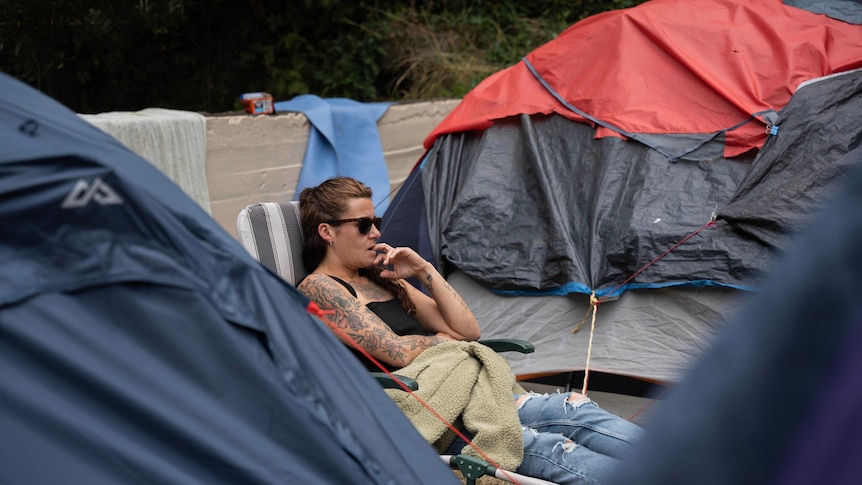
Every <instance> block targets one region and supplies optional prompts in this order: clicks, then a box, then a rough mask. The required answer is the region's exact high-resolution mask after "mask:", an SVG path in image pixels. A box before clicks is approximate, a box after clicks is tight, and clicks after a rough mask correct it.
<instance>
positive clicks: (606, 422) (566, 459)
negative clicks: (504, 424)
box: [515, 393, 643, 485]
mask: <svg viewBox="0 0 862 485" xmlns="http://www.w3.org/2000/svg"><path fill="white" fill-rule="evenodd" d="M570 396H572V394H569V393H557V394H544V395H543V394H536V393H530V397H529V398H527V400H526V401H524V402H522V403H521V406H520V407H519V408H518V416H519V417H520V418H521V429H522V431H523V436H524V461H523V462H522V463H521V466H520V467H518V469H517V470H516V471H517V472H518V473H521V474H524V475H528V476H532V477H536V478H542V479H544V480H548V481H551V482H555V483H559V484H561V485H563V484H597V483H599V484H600V483H607V477H608V476H609V475H610V473H611V471H612V469H613V468H614V467H615V466H617V463H618V462H619V459H620V458H621V457H622V456H623V454H624V453H625V452H626V451H627V450H628V448H629V447H630V446H631V444H632V443H633V442H634V441H635V440H637V439H638V438H639V437H640V435H641V434H642V433H643V429H642V428H641V427H640V426H638V425H636V424H634V423H632V422H630V421H628V420H626V419H623V418H621V417H619V416H616V415H614V414H611V413H609V412H607V411H605V410H603V409H601V408H599V406H598V405H597V404H596V403H595V402H593V401H591V400H590V399H589V398H587V397H583V396H580V394H576V396H578V398H576V399H573V400H569V398H570ZM515 397H516V399H517V398H518V397H520V396H515Z"/></svg>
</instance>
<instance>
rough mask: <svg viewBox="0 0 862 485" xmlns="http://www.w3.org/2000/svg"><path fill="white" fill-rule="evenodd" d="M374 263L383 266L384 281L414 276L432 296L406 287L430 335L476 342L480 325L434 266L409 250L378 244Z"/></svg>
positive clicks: (418, 315)
mask: <svg viewBox="0 0 862 485" xmlns="http://www.w3.org/2000/svg"><path fill="white" fill-rule="evenodd" d="M375 249H377V250H378V251H379V254H378V259H377V260H376V262H377V263H379V264H382V265H384V267H387V268H389V269H385V270H384V271H383V272H382V273H381V276H383V277H384V278H410V277H416V278H417V279H418V280H419V281H420V282H422V286H424V287H425V289H426V290H428V293H429V294H430V295H431V297H430V298H429V297H428V295H426V294H425V293H422V292H421V291H419V290H417V289H415V288H414V287H413V286H412V285H410V284H407V283H405V284H406V288H407V291H408V292H409V293H410V298H411V299H412V300H413V303H414V304H415V305H416V318H417V319H418V320H419V322H420V323H421V324H422V328H424V329H425V330H427V331H429V332H438V333H445V334H448V335H450V336H452V338H455V339H458V340H477V339H478V338H479V336H480V331H479V322H477V321H476V317H475V316H474V315H473V312H471V311H470V308H469V307H467V304H466V303H464V300H463V299H461V295H459V294H458V292H457V291H455V288H452V287H451V286H450V285H449V282H448V281H446V280H445V279H444V278H443V276H442V275H441V274H440V273H439V272H438V271H437V270H436V269H435V268H434V265H432V264H431V263H429V262H428V261H425V259H424V258H422V256H420V255H419V254H418V253H416V251H413V250H412V249H410V248H405V247H399V248H393V247H392V246H389V245H388V244H377V246H375Z"/></svg>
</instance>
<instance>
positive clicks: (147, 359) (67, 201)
mask: <svg viewBox="0 0 862 485" xmlns="http://www.w3.org/2000/svg"><path fill="white" fill-rule="evenodd" d="M0 93H2V94H0V146H2V147H3V150H2V151H0V224H2V228H3V229H2V237H0V376H2V378H0V429H2V430H3V431H2V433H0V450H2V452H0V460H2V462H0V477H2V478H1V479H0V480H2V481H3V482H4V483H11V484H32V483H87V484H101V483H106V484H107V483H111V484H115V483H178V484H179V483H182V484H187V483H230V484H236V483H261V484H264V483H266V484H270V483H273V484H274V483H334V484H335V483H337V484H345V483H362V484H365V483H386V484H400V483H458V481H457V480H456V479H455V477H454V475H453V474H452V472H451V471H450V470H449V469H448V468H447V467H446V466H445V465H444V464H442V463H441V462H440V460H439V458H438V457H437V455H436V453H435V452H434V451H433V450H432V449H431V447H430V446H428V445H427V443H425V441H424V440H423V439H422V437H421V436H420V435H419V434H418V433H417V432H416V431H415V429H414V427H413V426H412V424H411V423H410V422H409V421H408V420H407V419H406V418H405V417H404V416H403V414H402V413H401V412H400V411H399V410H398V408H397V407H396V406H395V405H394V404H393V403H392V402H391V400H390V399H389V398H388V397H387V396H386V394H385V393H384V392H383V391H382V390H381V389H380V388H379V386H378V385H377V384H376V383H375V381H374V380H373V379H372V378H371V377H370V376H369V375H368V373H367V372H366V371H365V369H364V368H363V367H362V366H361V365H360V364H359V362H358V361H357V360H356V359H355V358H354V357H353V356H352V355H351V354H350V353H349V351H348V350H347V349H346V348H345V347H344V346H343V345H342V344H341V343H340V342H339V341H338V340H337V339H336V338H335V337H334V336H333V335H332V332H331V331H330V330H329V329H328V328H327V327H326V326H325V325H324V323H323V322H322V321H321V320H319V319H317V318H316V317H314V316H312V315H311V314H310V313H309V311H307V308H310V310H312V311H313V308H314V307H308V300H307V299H306V298H305V297H303V296H302V295H301V294H300V293H299V292H297V291H296V289H295V288H294V287H292V286H290V285H288V284H287V283H285V282H284V281H283V280H281V279H280V278H279V277H278V276H276V275H275V274H274V273H272V272H271V271H269V270H267V269H266V268H264V267H263V266H262V265H260V264H259V263H257V262H256V261H255V260H254V259H253V258H252V257H251V256H250V255H249V254H248V253H247V252H246V251H245V250H244V249H243V248H242V247H241V246H240V244H239V243H238V242H237V241H236V240H234V239H233V238H232V237H231V236H230V235H229V234H228V233H227V232H226V231H224V230H223V229H222V228H221V227H220V226H219V225H218V224H217V223H216V222H215V221H214V220H213V219H212V218H211V217H210V216H209V215H208V214H206V213H205V212H204V211H203V209H201V208H200V207H199V206H198V205H197V204H196V203H195V202H194V201H192V200H191V199H190V198H189V197H188V196H187V195H186V194H185V193H183V191H182V190H181V189H180V188H179V187H177V186H176V185H175V184H174V183H173V182H171V181H170V180H169V179H168V178H166V177H165V176H164V175H163V174H162V173H161V172H159V171H158V169H156V168H155V167H153V166H152V165H150V164H149V163H148V162H146V161H145V160H143V159H142V158H140V157H138V156H137V155H135V154H134V153H132V152H131V151H129V150H128V149H126V148H125V147H123V146H122V145H121V144H120V143H119V142H117V141H116V140H114V139H112V138H111V137H110V136H108V135H106V134H105V133H103V132H102V131H100V130H99V129H97V128H95V127H93V126H92V125H90V124H89V123H87V122H85V121H83V120H81V119H80V118H79V117H78V116H76V115H75V114H74V113H72V112H70V111H69V110H67V109H65V108H64V107H62V106H61V105H59V104H58V103H56V102H54V101H53V100H51V99H49V98H47V97H45V96H43V95H42V94H40V93H38V92H37V91H35V90H33V89H31V88H29V87H27V86H25V85H24V84H22V83H20V82H18V81H16V80H14V79H12V78H10V77H8V76H6V75H2V74H0Z"/></svg>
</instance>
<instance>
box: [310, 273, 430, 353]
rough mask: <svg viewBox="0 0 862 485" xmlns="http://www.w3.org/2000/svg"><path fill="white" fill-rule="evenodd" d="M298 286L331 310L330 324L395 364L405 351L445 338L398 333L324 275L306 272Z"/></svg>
mask: <svg viewBox="0 0 862 485" xmlns="http://www.w3.org/2000/svg"><path fill="white" fill-rule="evenodd" d="M298 288H299V290H300V291H301V292H302V293H303V294H305V296H307V297H308V298H309V299H311V300H312V301H314V302H315V303H316V304H317V306H319V307H320V308H321V309H323V310H333V312H334V313H333V314H331V315H329V316H328V317H327V318H326V320H327V321H328V323H329V324H330V325H332V326H334V327H336V328H339V329H341V330H342V331H343V332H344V333H345V334H347V335H348V336H349V337H350V339H351V340H353V341H354V342H355V343H356V344H357V345H359V346H360V347H362V348H363V349H365V350H366V351H367V352H368V353H370V354H371V355H373V356H375V357H377V358H381V357H383V356H384V355H385V356H386V357H387V358H388V360H389V361H391V362H392V363H394V364H395V365H396V366H401V367H403V366H404V365H406V364H407V361H408V355H407V352H408V351H415V350H417V349H421V350H424V349H426V348H428V347H431V346H432V345H437V344H439V343H442V342H444V341H445V339H443V338H440V337H436V336H433V337H426V336H422V335H407V336H403V337H399V336H398V335H397V334H395V333H394V332H393V331H392V330H391V329H390V328H389V326H388V325H386V323H385V322H384V321H383V320H381V319H380V318H379V317H378V316H377V315H375V314H374V312H372V311H371V310H369V309H368V308H366V307H365V306H363V305H362V304H360V303H359V300H357V299H356V298H354V297H353V295H350V294H348V293H347V292H346V291H345V290H344V289H343V288H342V287H341V286H340V285H339V284H338V283H336V282H334V281H329V278H328V277H326V276H319V277H317V276H309V277H308V278H306V279H305V280H304V281H303V282H302V283H301V284H300V285H299V287H298Z"/></svg>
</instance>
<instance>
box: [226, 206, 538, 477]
mask: <svg viewBox="0 0 862 485" xmlns="http://www.w3.org/2000/svg"><path fill="white" fill-rule="evenodd" d="M237 235H238V238H239V241H240V243H241V244H242V246H243V247H244V248H245V249H246V250H247V251H248V252H249V253H251V255H252V256H253V257H254V258H255V259H257V260H258V261H260V263H261V264H263V265H264V266H266V267H267V268H269V269H271V270H272V271H274V272H275V273H276V274H278V275H279V276H281V277H282V278H283V279H284V280H286V281H287V282H288V283H290V284H292V285H295V284H296V283H297V282H299V281H301V280H302V278H304V277H305V275H307V274H308V272H307V271H306V269H305V265H304V264H303V262H302V238H303V236H302V226H301V225H300V213H299V202H298V201H289V202H282V203H278V202H263V203H260V204H254V205H250V206H247V207H246V208H245V209H243V210H242V211H240V213H239V215H238V216H237ZM480 343H482V344H484V345H486V346H488V347H490V348H491V349H493V350H494V351H496V352H508V351H515V352H521V353H524V354H527V353H531V352H533V351H534V347H533V345H532V344H531V343H529V342H525V341H523V340H516V339H486V340H480ZM372 375H374V377H375V378H376V379H377V381H378V383H380V384H381V385H382V386H383V387H384V388H400V387H401V386H400V385H399V384H398V383H397V382H394V381H393V380H392V379H390V378H389V376H388V375H386V374H385V373H383V372H373V373H372ZM395 377H396V378H397V379H398V380H400V381H401V382H403V383H404V384H405V385H406V386H407V387H408V388H410V389H411V390H414V391H415V390H417V389H418V383H417V382H416V381H414V380H413V379H410V378H408V377H404V376H399V375H397V374H395ZM441 458H442V459H443V460H444V461H445V462H446V463H448V464H449V465H450V466H451V467H453V468H457V469H459V470H460V471H461V474H462V476H464V478H465V480H466V484H467V485H472V484H474V483H475V481H476V478H478V477H480V476H483V475H489V476H492V477H494V476H496V477H497V478H500V479H502V480H508V478H506V475H505V474H506V473H508V474H509V475H510V476H516V477H520V478H518V483H524V484H550V482H546V481H543V480H538V479H535V478H531V477H525V476H523V475H518V474H514V473H512V472H503V471H501V470H497V469H496V468H495V467H493V466H491V465H490V464H488V463H487V462H484V461H483V460H477V459H475V458H471V457H469V456H465V455H457V456H450V455H444V456H441ZM551 485H553V484H551Z"/></svg>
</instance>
